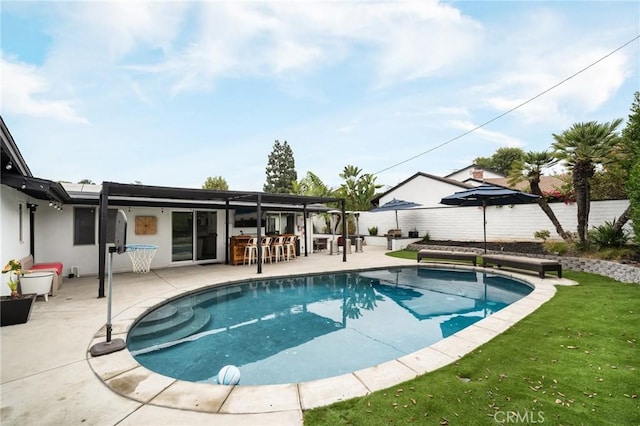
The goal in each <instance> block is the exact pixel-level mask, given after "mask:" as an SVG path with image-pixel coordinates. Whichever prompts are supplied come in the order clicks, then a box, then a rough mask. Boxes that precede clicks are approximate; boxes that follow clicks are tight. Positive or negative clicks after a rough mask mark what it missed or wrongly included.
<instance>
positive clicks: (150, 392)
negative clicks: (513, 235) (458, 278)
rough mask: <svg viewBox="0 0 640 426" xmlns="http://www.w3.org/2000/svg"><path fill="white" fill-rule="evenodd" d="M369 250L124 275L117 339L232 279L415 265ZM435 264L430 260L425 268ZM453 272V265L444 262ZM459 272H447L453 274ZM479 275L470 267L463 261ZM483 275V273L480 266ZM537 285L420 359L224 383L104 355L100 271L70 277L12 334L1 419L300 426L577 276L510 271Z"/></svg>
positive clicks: (470, 342)
mask: <svg viewBox="0 0 640 426" xmlns="http://www.w3.org/2000/svg"><path fill="white" fill-rule="evenodd" d="M385 252H386V250H384V248H382V247H365V252H364V253H353V254H351V255H349V256H348V260H347V262H346V263H345V262H342V256H332V255H328V254H326V253H318V254H310V255H309V256H308V257H300V258H298V259H296V260H294V261H292V262H281V263H278V264H273V265H270V264H267V265H265V266H264V268H263V273H262V274H261V275H258V274H256V268H255V266H251V267H249V266H228V265H217V264H216V265H205V266H197V265H196V266H188V267H177V268H166V269H159V270H152V271H151V272H150V273H149V274H146V275H138V274H133V273H121V274H115V275H114V277H113V287H114V289H113V306H112V312H113V321H112V322H113V338H114V339H115V338H125V337H126V331H127V329H128V327H129V326H130V325H131V324H132V323H133V321H134V320H135V319H136V318H137V317H138V316H139V315H141V314H142V313H144V312H145V311H146V310H148V309H149V308H150V307H152V306H155V305H157V304H159V303H161V302H162V301H163V300H166V299H167V298H171V297H174V296H177V295H179V294H183V293H185V292H188V291H191V290H194V289H197V288H201V287H204V286H209V285H212V284H222V283H225V282H228V281H237V280H245V279H256V278H257V279H263V278H268V277H273V276H282V275H287V274H305V273H319V272H331V271H343V270H350V269H365V268H372V267H385V266H398V265H408V266H415V263H416V262H415V260H413V261H411V260H407V259H397V258H392V257H389V256H385ZM422 265H423V266H424V265H427V263H423V264H422ZM441 266H445V265H441ZM450 266H451V265H446V267H450ZM456 268H460V269H469V268H468V267H465V266H456ZM478 269H479V270H480V269H481V268H478ZM502 275H507V276H513V277H515V278H519V279H524V280H526V281H528V282H530V283H532V284H533V285H534V286H535V289H534V291H533V292H532V293H531V294H529V295H528V296H526V297H525V298H523V299H521V300H519V301H517V302H516V303H514V304H512V305H510V306H508V307H507V308H505V309H503V310H501V311H499V312H497V313H496V314H494V315H492V316H490V317H488V318H485V319H483V320H481V321H479V322H477V323H475V324H473V325H472V326H470V327H468V328H466V329H464V330H462V331H460V332H458V333H456V334H454V335H452V336H450V337H448V338H446V339H444V340H442V341H440V342H438V343H436V344H434V345H432V346H430V347H428V348H425V349H422V350H420V351H418V352H415V353H412V354H409V355H406V356H404V357H401V358H398V359H396V360H392V361H389V362H386V363H383V364H380V365H377V366H375V367H371V368H367V369H364V370H360V371H357V372H355V373H352V374H346V375H343V376H338V377H333V378H328V379H323V380H318V381H313V382H306V383H297V384H286V385H273V386H236V387H230V386H219V385H210V384H202V383H190V382H183V381H179V380H175V379H171V378H168V377H165V376H161V375H159V374H156V373H153V372H151V371H149V370H147V369H145V368H144V367H141V366H140V365H139V364H138V363H137V362H136V361H135V360H134V359H133V357H132V356H131V355H130V354H129V352H128V351H127V350H123V351H119V352H115V353H113V354H109V355H104V356H101V357H95V358H94V357H92V356H91V355H90V354H89V352H88V350H89V348H90V347H91V346H92V345H93V344H94V343H96V342H100V341H104V340H105V337H104V336H105V334H104V325H105V322H106V307H107V303H106V301H107V299H106V298H102V299H98V298H97V297H96V296H97V291H98V290H97V289H98V280H97V278H96V277H95V276H91V277H81V278H74V279H67V280H65V282H64V285H63V286H62V287H61V289H60V291H59V294H58V295H57V296H56V297H51V298H49V302H45V301H44V300H43V299H42V298H38V300H37V301H36V304H35V307H34V309H33V312H32V314H31V319H30V320H29V322H28V323H26V324H20V325H15V326H9V327H2V328H0V345H1V346H0V354H1V366H2V371H1V375H0V376H1V384H0V401H1V409H0V423H1V424H3V425H25V424H29V425H35V424H42V425H54V424H55V425H58V424H74V423H84V424H87V425H116V424H117V425H180V424H184V425H198V424H201V425H205V424H212V423H215V424H220V425H247V424H251V425H253V424H260V425H300V424H302V412H303V410H306V409H309V408H313V407H318V406H323V405H327V404H330V403H332V402H335V401H339V400H343V399H348V398H352V397H356V396H363V395H366V394H367V393H370V392H372V391H375V390H379V389H384V388H387V387H391V386H394V385H396V384H398V383H400V382H402V381H405V380H408V379H411V378H413V377H415V376H417V375H420V374H423V373H426V372H429V371H433V370H435V369H437V368H440V367H442V366H444V365H446V364H449V363H451V362H454V361H455V360H457V359H458V358H460V357H462V356H464V355H465V354H467V353H468V352H470V351H472V350H473V349H475V348H476V347H478V346H480V345H482V344H483V343H486V342H487V341H489V340H491V339H492V338H493V337H495V336H497V335H498V334H500V333H502V332H503V331H504V330H506V329H508V328H509V327H510V326H511V325H513V324H514V323H515V322H517V321H519V320H520V319H522V318H524V317H525V316H527V315H528V314H530V313H531V312H533V311H535V310H536V309H537V308H538V307H539V306H540V305H542V304H543V303H545V302H546V301H547V300H549V299H550V298H552V297H553V295H554V294H555V285H558V284H562V285H570V284H572V281H569V280H566V279H557V278H552V277H548V278H546V279H544V280H542V279H539V278H537V276H534V275H530V274H515V273H509V272H503V273H502Z"/></svg>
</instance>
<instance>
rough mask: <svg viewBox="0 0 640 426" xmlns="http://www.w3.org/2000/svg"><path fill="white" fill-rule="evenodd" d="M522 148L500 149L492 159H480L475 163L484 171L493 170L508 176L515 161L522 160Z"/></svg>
mask: <svg viewBox="0 0 640 426" xmlns="http://www.w3.org/2000/svg"><path fill="white" fill-rule="evenodd" d="M523 157H524V151H523V150H522V149H521V148H498V149H497V150H496V152H494V153H493V155H492V156H491V157H478V158H476V159H475V160H474V163H475V164H476V165H477V166H479V167H482V168H483V169H489V170H493V171H495V172H498V173H502V174H503V175H505V176H507V175H508V174H509V172H510V171H511V166H512V164H513V162H514V161H518V160H522V158H523Z"/></svg>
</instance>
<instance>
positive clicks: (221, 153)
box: [0, 0, 640, 191]
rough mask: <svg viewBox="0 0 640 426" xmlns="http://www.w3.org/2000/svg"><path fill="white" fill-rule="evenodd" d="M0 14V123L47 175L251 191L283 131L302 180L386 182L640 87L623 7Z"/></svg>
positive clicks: (562, 120) (36, 170)
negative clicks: (354, 175)
mask: <svg viewBox="0 0 640 426" xmlns="http://www.w3.org/2000/svg"><path fill="white" fill-rule="evenodd" d="M0 23H1V27H2V28H1V31H2V32H1V50H0V61H1V62H0V72H1V74H0V79H1V86H2V92H1V114H2V118H3V119H4V121H5V123H6V125H7V126H8V128H9V131H10V132H11V134H12V135H13V138H14V139H15V141H16V143H17V145H18V148H19V149H20V151H21V153H22V155H23V157H24V158H25V161H26V162H27V165H28V166H29V168H30V169H31V172H32V174H33V175H34V176H36V177H40V178H45V179H50V180H54V181H70V182H78V181H80V180H82V179H90V180H92V181H93V182H95V183H101V182H103V181H112V182H121V183H134V182H141V183H143V184H145V185H160V186H177V187H189V188H199V187H201V185H202V184H203V183H204V181H205V180H206V178H207V177H209V176H212V177H215V176H222V177H223V178H224V179H225V180H226V181H227V182H228V183H229V187H230V188H229V189H231V190H242V191H261V190H262V187H263V184H264V182H265V168H266V166H267V162H268V156H269V153H271V151H272V150H273V146H274V142H275V141H276V140H279V141H280V142H284V141H287V142H288V144H289V145H290V146H291V149H292V150H293V154H294V159H295V165H296V171H297V174H298V179H300V178H302V177H304V176H305V175H306V174H307V172H312V173H314V174H315V175H317V176H318V177H320V179H321V180H322V181H323V182H324V183H325V184H327V185H328V186H330V187H334V188H335V187H337V186H339V185H340V183H341V179H340V177H339V174H340V173H341V172H342V171H343V169H344V167H345V166H347V165H354V166H356V167H358V168H360V169H361V170H362V172H363V173H372V174H375V175H376V177H377V180H376V183H378V184H381V185H384V187H385V188H388V187H391V186H394V185H396V184H398V183H400V182H402V181H403V180H405V179H407V178H409V177H410V176H412V175H414V174H415V173H417V172H423V173H430V174H434V175H438V176H445V175H447V174H450V173H452V172H454V171H456V170H459V169H462V168H464V167H467V166H469V165H470V164H472V163H473V160H474V159H475V158H477V157H490V156H491V155H492V154H493V153H494V152H495V151H496V150H497V149H498V148H501V147H519V148H522V149H523V150H524V151H543V150H548V149H550V147H551V144H552V143H553V134H560V133H562V132H563V131H564V130H566V129H568V128H569V127H570V126H571V125H572V124H574V123H578V122H586V121H592V120H595V121H598V122H610V121H612V120H614V119H617V118H623V119H624V120H625V123H626V120H627V117H628V115H629V113H630V108H631V104H632V102H633V94H634V92H636V91H638V90H640V70H639V69H640V39H638V36H639V35H640V3H638V2H637V1H602V2H598V1H588V2H579V1H548V2H541V1H444V2H438V1H432V0H419V1H396V0H388V1H367V0H360V1H356V0H353V1H314V0H306V1H296V0H290V1H242V0H234V1H222V0H221V1H199V2H194V1H172V2H164V1H136V2H131V1H119V2H116V1H77V0H76V1H44V2H36V1H11V0H3V1H2V4H1V22H0ZM529 100H530V102H527V101H529ZM621 127H624V124H623V125H622V126H621ZM474 129H475V130H474Z"/></svg>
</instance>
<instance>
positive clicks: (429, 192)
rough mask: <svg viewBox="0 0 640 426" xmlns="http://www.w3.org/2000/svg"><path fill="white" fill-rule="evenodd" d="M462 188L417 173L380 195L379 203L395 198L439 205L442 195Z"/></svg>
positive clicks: (423, 204) (427, 205)
mask: <svg viewBox="0 0 640 426" xmlns="http://www.w3.org/2000/svg"><path fill="white" fill-rule="evenodd" d="M463 189H464V188H463V187H459V186H456V185H451V184H449V183H446V182H443V181H440V180H436V179H430V178H428V177H426V176H421V175H418V176H416V177H415V178H414V179H412V180H410V181H408V182H406V183H405V184H403V185H401V186H398V187H396V188H394V189H392V190H391V191H389V192H388V193H387V194H385V195H383V196H382V197H380V205H383V204H384V203H387V202H389V201H391V200H393V199H394V198H396V199H398V200H404V201H412V202H414V203H418V204H421V205H422V207H438V206H440V207H441V206H442V205H441V204H440V200H441V199H442V198H443V197H446V196H447V195H451V194H453V193H454V192H456V191H462V190H463ZM394 220H395V219H394Z"/></svg>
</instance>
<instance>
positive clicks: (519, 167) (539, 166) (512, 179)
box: [509, 151, 573, 243]
mask: <svg viewBox="0 0 640 426" xmlns="http://www.w3.org/2000/svg"><path fill="white" fill-rule="evenodd" d="M557 163H558V159H556V158H554V157H553V155H551V153H549V152H547V151H541V152H536V151H529V152H526V153H525V154H524V156H523V157H522V159H521V160H516V161H514V163H513V166H512V168H511V171H510V173H509V183H510V184H512V185H513V184H517V183H519V182H521V181H523V180H527V181H528V182H529V189H530V191H531V193H532V194H535V195H539V196H540V198H538V201H537V202H538V205H539V206H540V208H541V209H542V211H543V212H545V214H546V215H547V217H548V218H549V220H550V221H551V223H553V226H555V228H556V232H557V233H558V235H560V236H561V237H562V239H563V240H565V241H567V242H568V243H572V242H573V239H572V238H571V234H570V233H569V232H566V231H565V230H564V229H563V228H562V225H561V224H560V221H559V220H558V218H557V217H556V214H555V213H554V212H553V210H552V209H551V207H549V204H548V203H547V200H546V199H545V197H544V196H543V194H542V190H541V189H540V177H541V176H542V173H543V171H544V170H545V169H548V168H550V167H552V166H554V165H556V164H557Z"/></svg>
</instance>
